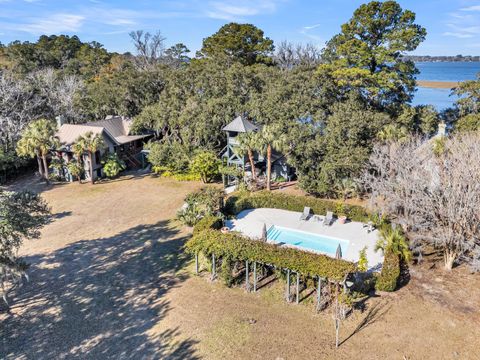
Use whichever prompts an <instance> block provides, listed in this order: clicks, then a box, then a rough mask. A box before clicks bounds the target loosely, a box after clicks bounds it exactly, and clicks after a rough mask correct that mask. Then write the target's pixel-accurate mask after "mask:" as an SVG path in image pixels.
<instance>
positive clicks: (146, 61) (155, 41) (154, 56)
mask: <svg viewBox="0 0 480 360" xmlns="http://www.w3.org/2000/svg"><path fill="white" fill-rule="evenodd" d="M130 38H131V39H132V42H133V45H134V46H135V49H136V50H137V57H136V59H137V63H138V65H139V66H140V67H141V68H142V69H148V68H150V67H152V66H154V65H156V64H158V63H159V62H160V59H161V58H162V57H163V55H164V53H165V38H164V37H163V36H162V33H161V32H160V31H157V32H156V33H155V34H153V35H152V34H150V33H149V32H144V31H143V30H137V31H132V32H130Z"/></svg>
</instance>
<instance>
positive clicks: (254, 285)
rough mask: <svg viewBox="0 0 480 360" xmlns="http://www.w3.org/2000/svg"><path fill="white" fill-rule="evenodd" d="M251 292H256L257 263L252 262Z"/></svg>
mask: <svg viewBox="0 0 480 360" xmlns="http://www.w3.org/2000/svg"><path fill="white" fill-rule="evenodd" d="M253 292H257V262H256V261H254V262H253Z"/></svg>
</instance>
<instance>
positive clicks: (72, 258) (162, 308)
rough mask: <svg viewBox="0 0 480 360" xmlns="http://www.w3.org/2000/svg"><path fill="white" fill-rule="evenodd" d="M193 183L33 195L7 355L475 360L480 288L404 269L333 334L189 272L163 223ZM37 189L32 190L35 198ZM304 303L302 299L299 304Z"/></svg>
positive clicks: (262, 296) (271, 298)
mask: <svg viewBox="0 0 480 360" xmlns="http://www.w3.org/2000/svg"><path fill="white" fill-rule="evenodd" d="M199 186H200V185H199V184H196V183H178V182H174V181H169V180H165V179H157V178H150V177H145V178H134V179H131V180H123V181H116V182H113V183H108V184H98V185H94V186H91V185H89V184H84V185H78V184H69V185H62V186H54V187H51V188H49V189H46V190H45V189H43V192H42V194H43V196H44V197H45V199H46V200H47V201H48V202H49V203H50V204H51V206H52V212H53V214H54V220H53V221H52V223H51V224H49V225H48V226H47V227H46V228H45V229H44V230H43V232H42V237H41V239H39V240H35V241H31V242H27V243H26V244H25V246H24V247H23V248H22V254H24V255H25V256H26V258H27V260H28V261H29V262H30V263H31V264H32V266H31V269H30V270H29V274H30V277H31V281H30V282H29V283H27V284H25V285H23V286H22V287H19V288H16V289H14V291H13V292H12V294H11V296H10V300H11V304H12V307H11V309H10V311H8V312H7V311H6V310H5V309H3V310H2V311H1V312H0V339H1V340H0V341H1V342H0V358H2V359H3V358H6V359H54V358H55V359H57V358H60V359H62V358H73V359H76V358H78V359H80V358H81V359H104V358H111V359H130V358H132V359H359V358H363V359H386V358H388V359H478V358H479V355H478V349H479V348H480V341H479V339H478V334H479V333H480V315H479V310H480V304H479V302H480V300H479V299H480V281H479V279H478V276H476V277H473V276H472V275H470V274H467V273H466V272H465V271H464V270H463V269H457V270H455V271H453V272H452V273H451V274H446V273H444V272H443V271H442V270H437V269H433V270H428V268H429V267H430V266H431V264H429V263H427V264H425V265H424V266H423V267H415V268H414V269H413V270H412V280H411V281H410V283H409V284H408V285H406V286H405V287H403V288H402V289H400V290H399V291H397V292H395V293H393V294H387V295H382V296H377V297H373V298H371V299H369V300H368V301H367V302H366V303H365V309H364V311H363V312H360V311H358V312H356V313H355V314H354V315H353V316H352V317H350V318H349V319H347V320H346V321H345V322H344V323H343V324H342V327H341V331H340V334H341V339H342V344H341V346H340V348H339V349H337V350H336V349H335V348H334V346H333V342H334V329H333V321H332V319H331V315H330V313H328V312H326V313H322V314H318V315H317V314H315V313H314V310H313V305H312V303H311V298H306V299H305V300H304V301H302V303H301V304H300V305H292V304H286V303H285V302H284V301H283V300H282V292H283V288H282V285H281V284H280V282H279V281H273V282H272V283H270V284H268V285H266V286H264V287H262V288H261V289H260V290H259V291H258V292H257V293H255V294H253V293H247V292H245V291H244V290H243V289H241V288H233V289H228V288H225V287H224V286H223V285H221V284H220V283H212V282H210V280H209V279H208V276H207V274H206V273H202V274H203V275H202V276H199V277H196V276H193V275H192V274H191V270H192V264H191V260H190V259H189V258H188V257H186V256H185V255H183V253H182V250H181V247H182V245H183V243H184V241H185V240H186V238H187V237H188V236H189V234H188V232H186V231H185V230H184V229H182V228H181V227H179V226H178V224H177V223H176V222H174V221H171V220H170V219H172V218H173V217H174V215H175V212H176V209H177V208H178V207H180V205H181V204H182V199H183V197H184V196H185V194H187V193H188V192H190V191H191V190H193V189H195V188H198V187H199ZM40 189H41V190H42V188H40ZM304 295H305V294H303V295H302V296H304Z"/></svg>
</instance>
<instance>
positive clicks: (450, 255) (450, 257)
mask: <svg viewBox="0 0 480 360" xmlns="http://www.w3.org/2000/svg"><path fill="white" fill-rule="evenodd" d="M456 258H457V254H456V253H455V252H454V251H451V250H445V252H444V254H443V260H444V262H445V270H448V271H450V270H452V269H453V263H454V262H455V259H456Z"/></svg>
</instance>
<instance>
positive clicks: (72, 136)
mask: <svg viewBox="0 0 480 360" xmlns="http://www.w3.org/2000/svg"><path fill="white" fill-rule="evenodd" d="M131 124H132V120H131V119H128V118H124V117H123V116H107V117H106V118H105V120H100V121H91V122H88V123H86V124H63V125H61V126H60V129H59V130H58V132H57V137H58V138H59V140H60V143H62V144H63V145H71V144H73V143H74V142H75V141H76V140H77V139H78V137H80V136H82V135H85V134H86V133H88V132H90V131H91V132H93V133H94V134H101V135H102V136H108V138H110V139H112V141H113V142H115V143H116V144H117V145H121V144H126V143H129V142H131V141H135V140H139V139H142V138H144V137H146V136H148V135H130V128H131Z"/></svg>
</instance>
